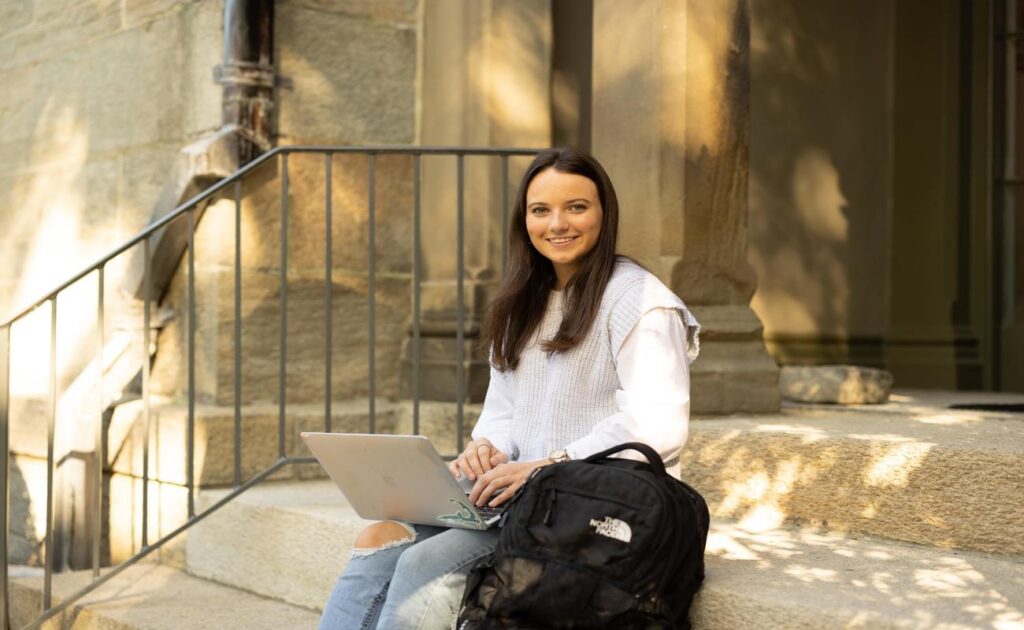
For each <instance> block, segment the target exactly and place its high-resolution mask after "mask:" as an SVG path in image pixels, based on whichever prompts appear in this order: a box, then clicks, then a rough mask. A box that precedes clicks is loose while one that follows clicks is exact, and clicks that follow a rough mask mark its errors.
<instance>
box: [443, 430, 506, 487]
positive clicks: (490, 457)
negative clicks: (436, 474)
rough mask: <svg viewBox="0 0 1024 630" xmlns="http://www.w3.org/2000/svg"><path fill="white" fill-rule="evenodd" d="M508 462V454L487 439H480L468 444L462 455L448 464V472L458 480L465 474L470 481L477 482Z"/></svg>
mask: <svg viewBox="0 0 1024 630" xmlns="http://www.w3.org/2000/svg"><path fill="white" fill-rule="evenodd" d="M507 461H508V455H507V454H505V453H503V452H501V450H499V449H498V448H497V447H496V446H494V445H493V444H491V441H490V440H488V439H487V438H480V439H479V440H472V441H471V442H470V443H469V444H467V445H466V449H465V450H464V451H462V454H461V455H459V456H458V457H456V458H455V459H453V460H452V462H451V463H450V464H448V470H449V471H451V473H452V477H455V478H456V479H458V478H459V475H460V474H465V475H466V476H467V477H469V479H470V481H476V480H477V478H478V477H479V476H480V475H483V474H484V473H486V472H487V471H489V470H492V469H493V468H494V467H495V466H497V465H499V464H504V463H505V462H507Z"/></svg>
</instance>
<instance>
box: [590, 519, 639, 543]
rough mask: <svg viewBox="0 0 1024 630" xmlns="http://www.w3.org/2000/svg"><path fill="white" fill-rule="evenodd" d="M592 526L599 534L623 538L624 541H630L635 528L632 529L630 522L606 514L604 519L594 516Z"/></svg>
mask: <svg viewBox="0 0 1024 630" xmlns="http://www.w3.org/2000/svg"><path fill="white" fill-rule="evenodd" d="M590 526H591V527H593V528H594V532H595V533H596V534H597V535H598V536H607V537H608V538H614V539H615V540H621V541H622V542H624V543H628V542H629V541H630V540H632V539H633V530H632V529H630V527H629V523H627V522H626V521H620V520H619V519H617V518H612V517H610V516H606V517H604V520H603V521H599V520H597V519H596V518H592V519H590Z"/></svg>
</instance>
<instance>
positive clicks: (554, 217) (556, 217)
mask: <svg viewBox="0 0 1024 630" xmlns="http://www.w3.org/2000/svg"><path fill="white" fill-rule="evenodd" d="M567 227H569V224H568V223H566V221H565V215H563V214H562V211H561V210H552V211H551V224H550V229H551V231H552V232H561V231H563V230H565V229H566V228H567Z"/></svg>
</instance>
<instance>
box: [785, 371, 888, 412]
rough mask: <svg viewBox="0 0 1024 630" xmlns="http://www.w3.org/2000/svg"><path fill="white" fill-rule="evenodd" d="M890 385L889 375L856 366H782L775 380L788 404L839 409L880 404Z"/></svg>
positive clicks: (886, 395) (884, 398) (885, 397)
mask: <svg viewBox="0 0 1024 630" xmlns="http://www.w3.org/2000/svg"><path fill="white" fill-rule="evenodd" d="M892 383H893V378H892V374H891V373H889V372H887V371H885V370H879V369H876V368H867V367H859V366H856V365H815V366H785V367H783V368H782V373H781V375H780V378H779V387H780V388H781V390H782V395H783V396H785V397H786V398H787V399H789V400H792V401H796V402H808V403H837V404H840V405H863V404H878V403H884V402H885V401H887V400H888V399H889V392H890V391H891V390H892Z"/></svg>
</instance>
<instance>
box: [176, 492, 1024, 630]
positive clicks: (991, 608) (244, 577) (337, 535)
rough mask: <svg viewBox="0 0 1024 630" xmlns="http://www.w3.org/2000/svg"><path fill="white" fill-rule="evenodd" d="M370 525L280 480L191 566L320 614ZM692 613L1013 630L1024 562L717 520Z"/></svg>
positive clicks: (252, 498)
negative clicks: (356, 542) (355, 542)
mask: <svg viewBox="0 0 1024 630" xmlns="http://www.w3.org/2000/svg"><path fill="white" fill-rule="evenodd" d="M217 497H218V493H217V492H210V491H207V492H204V493H203V496H202V498H201V501H202V503H204V504H206V503H209V502H212V501H214V500H216V498H217ZM365 525H366V521H363V520H362V519H360V518H358V516H356V515H355V513H354V512H353V511H352V509H351V508H350V507H349V506H348V505H347V504H346V503H345V501H344V499H343V498H342V495H341V494H340V493H339V492H338V490H337V489H336V488H335V487H334V485H333V484H332V483H330V482H326V481H306V482H282V483H270V484H266V485H265V486H262V487H257V488H254V489H252V490H250V491H249V492H247V493H245V494H243V495H242V496H241V497H240V498H238V499H237V500H236V501H235V502H233V503H232V504H229V505H227V506H225V507H224V508H222V509H221V510H220V511H219V512H218V513H216V514H214V515H212V516H210V517H209V518H208V519H206V520H205V521H203V522H202V523H201V524H200V525H199V526H197V527H196V528H195V529H194V530H193V531H192V532H190V534H189V539H188V552H187V561H188V565H187V566H188V570H189V571H190V572H191V573H193V574H195V575H197V576H203V577H205V578H207V579H211V580H214V581H218V582H222V583H225V584H230V585H233V586H236V587H238V588H241V589H244V590H247V591H252V592H256V593H260V594H263V595H266V596H268V597H275V598H280V599H283V600H284V601H287V602H291V603H293V604H296V605H299V606H304V607H309V608H319V607H321V606H322V605H323V602H324V601H325V600H326V598H327V595H328V593H329V592H330V589H331V587H332V586H333V584H334V581H335V578H336V576H337V574H338V573H339V572H340V571H341V569H342V568H343V566H344V564H345V562H346V558H347V556H348V552H349V550H350V545H351V542H352V541H353V539H354V538H355V536H356V535H357V533H358V532H359V531H360V530H361V528H362V527H364V526H365ZM692 614H693V620H694V622H695V624H694V625H695V628H747V627H758V628H771V629H774V628H779V629H782V628H786V629H790V628H814V629H821V628H847V627H861V626H863V627H877V628H925V627H927V628H933V627H950V628H974V627H1005V628H1011V627H1017V626H1015V625H1014V624H1024V559H1022V558H1019V557H1009V556H992V555H988V554H983V553H977V552H969V551H956V550H943V549H937V548H933V547H925V546H920V545H914V544H910V543H902V542H895V541H890V540H884V539H878V538H872V537H866V536H860V535H856V534H843V533H837V532H827V531H816V530H812V529H806V528H805V529H800V528H793V527H780V528H774V529H770V530H765V531H757V530H755V529H752V528H751V527H749V526H744V525H741V524H738V523H734V522H726V521H720V520H715V521H714V522H713V525H712V531H711V534H710V536H709V539H708V550H707V579H706V581H705V584H704V587H703V589H702V590H701V592H700V594H699V596H698V598H697V599H696V601H695V604H694V608H693V613H692Z"/></svg>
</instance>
